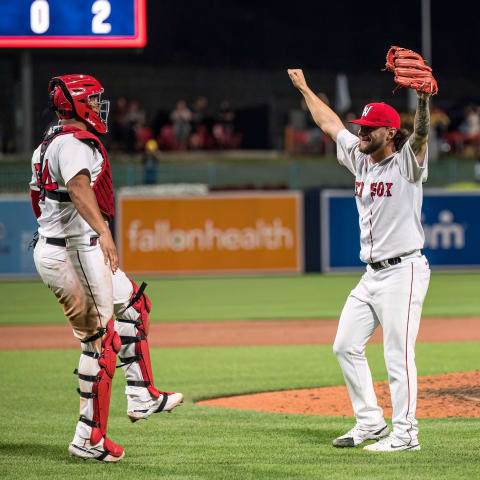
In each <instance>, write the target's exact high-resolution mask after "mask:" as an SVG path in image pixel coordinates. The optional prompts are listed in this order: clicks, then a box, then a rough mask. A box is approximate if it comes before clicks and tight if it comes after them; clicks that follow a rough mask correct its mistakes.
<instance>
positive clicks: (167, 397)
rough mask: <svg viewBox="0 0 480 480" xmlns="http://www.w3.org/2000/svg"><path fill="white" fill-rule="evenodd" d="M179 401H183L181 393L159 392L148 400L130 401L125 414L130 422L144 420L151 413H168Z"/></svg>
mask: <svg viewBox="0 0 480 480" xmlns="http://www.w3.org/2000/svg"><path fill="white" fill-rule="evenodd" d="M181 403H183V393H170V392H160V396H159V397H158V398H154V399H152V400H149V401H148V402H142V401H135V402H134V403H133V402H132V405H129V410H128V412H127V415H128V418H129V419H130V421H131V422H136V421H138V420H141V419H145V420H146V419H147V418H148V417H149V416H150V415H151V414H152V413H160V412H168V413H170V412H171V411H172V410H173V409H174V408H175V407H178V405H180V404H181Z"/></svg>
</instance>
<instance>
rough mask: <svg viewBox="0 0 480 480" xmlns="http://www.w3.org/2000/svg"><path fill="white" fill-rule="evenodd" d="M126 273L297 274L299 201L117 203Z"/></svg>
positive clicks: (243, 198)
mask: <svg viewBox="0 0 480 480" xmlns="http://www.w3.org/2000/svg"><path fill="white" fill-rule="evenodd" d="M118 207H119V208H118V213H119V215H118V219H117V220H118V221H117V243H118V248H119V256H120V265H121V268H122V269H123V270H124V271H125V272H127V273H139V274H140V273H144V274H145V273H146V274H177V273H178V274H188V273H235V272H237V273H249V272H252V273H254V272H300V271H302V269H303V235H302V231H303V208H302V196H301V194H300V193H298V192H293V193H261V194H259V193H255V194H253V193H252V194H250V193H241V194H239V193H236V194H210V195H206V196H197V197H168V198H165V197H154V196H145V197H130V196H121V197H120V198H119V201H118Z"/></svg>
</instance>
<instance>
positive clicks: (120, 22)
mask: <svg viewBox="0 0 480 480" xmlns="http://www.w3.org/2000/svg"><path fill="white" fill-rule="evenodd" d="M145 4H146V0H8V1H0V47H4V48H5V47H9V48H12V47H13V48H15V47H23V48H41V47H56V48H59V47H60V48H62V47H64V48H65V47H70V48H71V47H79V48H87V47H88V48H90V47H99V48H111V47H143V46H145V45H146V43H147V33H146V5H145Z"/></svg>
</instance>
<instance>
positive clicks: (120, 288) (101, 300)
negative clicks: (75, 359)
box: [34, 237, 133, 340]
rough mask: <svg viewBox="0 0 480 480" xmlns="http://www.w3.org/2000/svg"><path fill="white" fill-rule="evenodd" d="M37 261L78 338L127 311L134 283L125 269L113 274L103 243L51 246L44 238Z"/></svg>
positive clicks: (85, 242) (35, 254) (35, 255)
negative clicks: (106, 262) (113, 316)
mask: <svg viewBox="0 0 480 480" xmlns="http://www.w3.org/2000/svg"><path fill="white" fill-rule="evenodd" d="M34 260H35V265H36V267H37V271H38V273H39V275H40V276H41V277H42V280H43V282H44V283H45V284H46V285H47V286H48V287H49V288H50V289H51V290H52V291H53V293H54V294H55V296H56V297H57V298H58V301H59V302H60V304H61V305H62V307H63V310H64V312H65V316H66V317H67V318H68V320H69V321H70V323H71V325H72V328H73V333H74V335H75V337H77V338H79V339H80V340H83V339H85V338H88V337H91V336H92V335H94V334H95V333H96V332H97V331H98V328H99V327H105V326H106V324H107V322H108V321H109V320H110V319H111V318H112V315H113V313H114V310H115V314H117V315H118V314H119V312H120V311H124V310H125V307H126V306H127V305H128V303H129V301H130V297H131V295H132V293H133V286H132V283H131V282H130V280H129V279H128V277H127V276H126V275H125V273H124V272H123V271H121V270H120V269H118V270H117V271H116V272H115V274H112V272H111V270H110V267H109V266H108V265H105V261H104V257H103V253H102V251H101V249H100V245H99V244H98V243H97V245H95V246H90V244H89V238H87V239H83V240H82V239H81V240H78V241H77V242H73V241H72V240H70V244H69V246H68V247H67V248H65V247H59V246H56V245H50V244H48V243H46V241H45V238H43V237H40V239H39V241H38V243H37V246H36V247H35V251H34Z"/></svg>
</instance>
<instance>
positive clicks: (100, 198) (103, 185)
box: [38, 127, 115, 221]
mask: <svg viewBox="0 0 480 480" xmlns="http://www.w3.org/2000/svg"><path fill="white" fill-rule="evenodd" d="M72 133H73V136H74V137H75V138H78V139H79V140H82V141H88V142H92V143H93V144H94V146H95V148H96V149H97V150H98V151H99V152H100V153H101V155H102V157H103V164H102V171H101V172H100V174H99V175H98V177H97V179H96V180H95V182H94V184H93V187H92V188H93V191H94V193H95V197H96V198H97V202H98V206H99V207H100V211H101V212H102V213H103V214H104V215H105V216H106V217H107V218H108V220H109V221H112V220H113V217H114V216H115V206H114V199H113V185H112V172H111V169H110V162H109V160H108V156H107V152H106V150H105V147H104V146H103V145H102V142H101V141H100V140H99V139H98V138H97V137H96V136H95V135H94V134H93V133H90V132H88V131H86V130H82V129H80V128H77V127H61V128H57V129H55V130H54V132H53V133H51V134H50V135H47V136H46V137H45V138H44V139H43V142H42V148H41V151H40V172H43V174H40V175H38V177H40V179H39V180H38V183H39V185H38V186H39V187H40V194H41V195H42V196H43V194H44V191H46V190H48V191H52V190H53V189H52V188H51V187H50V188H48V187H47V186H46V185H45V178H44V177H45V170H44V168H43V163H44V162H43V161H44V156H45V152H46V150H47V147H48V146H49V145H50V143H51V142H52V141H53V140H54V138H56V137H58V136H59V135H66V134H72ZM46 174H47V175H48V171H47V172H46ZM52 186H54V189H55V188H56V187H57V185H56V184H53V185H52ZM47 196H48V192H47Z"/></svg>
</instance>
